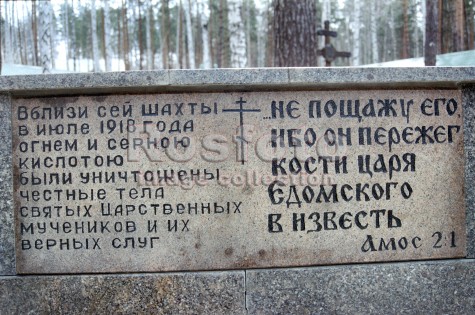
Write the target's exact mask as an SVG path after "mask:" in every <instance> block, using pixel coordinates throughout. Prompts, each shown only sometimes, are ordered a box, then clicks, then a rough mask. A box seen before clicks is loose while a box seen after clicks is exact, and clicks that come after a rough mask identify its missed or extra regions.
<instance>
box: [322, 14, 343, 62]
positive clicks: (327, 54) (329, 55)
mask: <svg viewBox="0 0 475 315" xmlns="http://www.w3.org/2000/svg"><path fill="white" fill-rule="evenodd" d="M317 35H321V36H325V47H323V48H322V49H320V50H318V55H319V56H322V57H323V58H325V67H331V65H332V61H333V60H335V58H338V57H343V58H349V57H351V53H350V52H346V51H337V50H336V49H335V47H333V45H332V44H331V43H330V37H336V36H337V35H338V34H337V32H334V31H330V21H325V29H323V30H318V31H317Z"/></svg>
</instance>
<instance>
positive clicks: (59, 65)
mask: <svg viewBox="0 0 475 315" xmlns="http://www.w3.org/2000/svg"><path fill="white" fill-rule="evenodd" d="M56 52H57V54H56V59H55V69H53V70H52V71H51V72H52V73H65V72H90V71H92V69H93V61H92V60H91V59H78V60H76V61H75V60H73V59H69V68H68V65H67V63H66V45H65V44H64V43H60V44H59V45H58V46H57V49H56ZM74 64H76V68H75V67H74ZM100 66H101V69H105V62H104V60H103V59H101V60H100ZM423 66H424V58H412V59H402V60H394V61H389V62H383V63H375V64H370V65H362V66H360V67H423ZM437 66H439V67H450V66H454V67H455V66H458V67H474V66H475V50H467V51H460V52H456V53H450V54H444V55H438V56H437ZM112 71H124V62H123V61H122V60H121V59H118V58H113V59H112ZM41 73H42V69H41V67H35V66H25V65H19V64H3V65H2V73H1V75H20V74H41Z"/></svg>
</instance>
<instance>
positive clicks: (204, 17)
mask: <svg viewBox="0 0 475 315" xmlns="http://www.w3.org/2000/svg"><path fill="white" fill-rule="evenodd" d="M201 5H202V14H201V39H202V41H203V68H204V69H209V68H211V55H210V52H209V34H208V25H209V20H210V11H209V6H208V3H207V2H206V1H203V2H202V3H201Z"/></svg>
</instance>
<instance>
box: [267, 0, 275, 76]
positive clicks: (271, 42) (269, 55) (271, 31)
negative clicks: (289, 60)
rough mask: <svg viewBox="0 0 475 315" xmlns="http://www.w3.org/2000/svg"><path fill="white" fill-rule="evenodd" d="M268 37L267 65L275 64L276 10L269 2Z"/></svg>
mask: <svg viewBox="0 0 475 315" xmlns="http://www.w3.org/2000/svg"><path fill="white" fill-rule="evenodd" d="M266 15H267V38H266V67H273V66H274V12H273V10H271V5H270V4H269V2H267V3H266Z"/></svg>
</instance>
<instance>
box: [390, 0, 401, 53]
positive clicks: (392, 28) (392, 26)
mask: <svg viewBox="0 0 475 315" xmlns="http://www.w3.org/2000/svg"><path fill="white" fill-rule="evenodd" d="M390 7H391V9H390V11H389V21H390V22H389V29H390V31H391V53H392V56H391V60H396V59H398V57H399V56H398V55H397V54H396V25H395V24H396V23H394V21H395V17H394V7H393V6H390Z"/></svg>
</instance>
